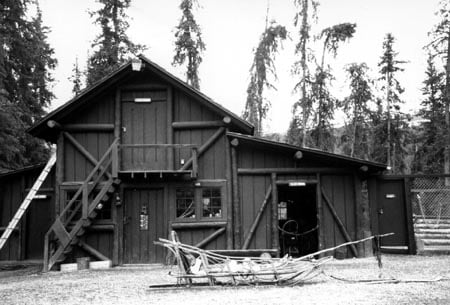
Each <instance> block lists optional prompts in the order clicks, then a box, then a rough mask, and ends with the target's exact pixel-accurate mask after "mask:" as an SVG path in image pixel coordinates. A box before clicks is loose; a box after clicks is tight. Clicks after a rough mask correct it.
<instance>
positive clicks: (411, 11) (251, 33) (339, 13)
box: [40, 0, 438, 132]
mask: <svg viewBox="0 0 450 305" xmlns="http://www.w3.org/2000/svg"><path fill="white" fill-rule="evenodd" d="M199 2H200V4H201V7H200V8H199V9H198V10H197V12H196V14H195V16H196V18H197V22H198V23H199V24H200V26H201V27H202V30H203V40H204V42H205V43H206V51H205V53H204V55H203V57H204V59H203V63H202V65H201V67H200V78H201V91H203V92H204V93H206V94H207V95H208V96H210V97H211V98H213V99H214V100H215V101H217V102H219V103H221V104H222V105H223V106H224V107H226V108H228V109H230V110H231V111H233V112H235V113H236V114H239V115H240V114H241V113H242V111H243V108H244V106H245V99H246V89H247V85H248V81H249V77H248V75H249V68H250V65H251V62H252V50H253V48H254V47H255V46H256V45H257V43H258V40H259V37H260V35H261V33H262V31H263V30H264V26H265V15H266V10H267V1H266V0H227V1H223V0H199ZM293 2H294V1H293V0H272V1H270V13H269V16H270V17H269V18H270V19H275V20H276V21H277V22H278V23H280V24H282V25H285V26H286V27H287V28H288V31H289V32H290V36H291V38H292V40H290V41H287V42H285V43H284V49H283V50H281V51H280V53H279V54H278V55H277V60H276V67H277V72H278V81H276V82H275V83H274V85H275V86H276V87H277V89H278V90H277V91H276V92H269V94H268V96H269V98H270V100H271V102H272V109H271V111H270V113H269V115H268V116H269V119H268V120H267V122H266V126H265V131H266V132H285V131H286V129H287V127H288V124H289V121H290V118H291V107H292V104H293V103H294V101H295V99H296V97H295V95H292V88H293V86H294V83H295V79H294V78H293V77H292V75H291V73H290V70H291V65H292V63H293V62H294V60H295V57H294V54H293V53H294V50H293V46H294V44H295V42H296V41H297V39H298V35H297V31H296V29H295V28H294V27H293V18H294V12H295V7H294V4H293ZM319 2H320V6H319V9H318V18H319V20H318V23H317V24H316V25H314V26H313V32H314V33H317V32H319V31H320V30H321V29H323V28H325V27H328V26H332V25H334V24H337V23H342V22H354V23H356V24H357V29H356V33H355V36H354V38H353V39H352V40H351V41H350V42H348V43H345V44H344V45H342V47H341V49H340V50H339V54H338V56H337V58H336V59H332V58H329V60H328V63H329V64H330V65H331V66H332V68H333V71H334V73H335V75H336V80H335V81H334V83H333V86H334V88H333V90H334V92H335V94H336V95H337V96H339V97H342V96H345V94H346V93H347V90H348V89H347V87H348V86H347V84H346V82H345V74H344V73H343V67H344V66H345V65H346V64H348V63H352V62H358V63H359V62H366V63H367V64H368V66H369V67H370V68H371V70H372V71H371V73H372V76H374V77H377V71H378V69H377V63H378V61H379V58H380V56H381V53H382V41H383V38H384V36H385V35H386V33H388V32H390V33H392V34H393V35H394V37H395V38H396V39H397V41H396V43H395V45H394V48H395V50H396V51H397V52H398V53H399V57H398V58H399V59H401V60H406V61H408V63H407V64H405V65H404V68H405V71H404V72H403V73H402V75H401V76H400V77H399V78H400V81H401V83H402V85H403V86H404V87H405V88H406V92H405V93H404V95H403V97H404V99H405V100H406V102H407V104H406V107H405V111H407V112H412V111H413V110H414V109H417V107H418V105H419V103H420V99H421V93H420V88H421V87H422V81H423V78H424V70H425V65H426V52H425V51H424V50H423V46H424V45H426V44H427V43H428V41H429V39H428V36H427V33H428V32H429V31H430V30H431V29H432V27H433V25H434V24H435V23H436V20H437V19H436V16H435V15H434V13H435V11H436V9H437V4H438V0H339V1H337V0H321V1H319ZM179 3H180V0H132V1H131V8H130V9H129V10H128V12H127V13H128V15H129V16H130V17H131V19H130V20H129V23H130V28H129V31H128V34H129V36H130V37H131V38H132V40H133V41H134V42H136V43H141V44H145V45H146V46H147V47H148V50H147V51H146V52H145V53H144V54H145V55H146V56H147V57H149V58H150V59H151V60H153V61H154V62H156V63H157V64H159V65H161V66H162V67H164V68H166V69H167V70H168V71H169V72H172V73H174V74H175V75H177V76H179V77H181V78H183V79H184V76H183V70H181V69H175V68H173V67H172V66H171V61H172V58H173V54H174V52H173V49H174V45H173V42H174V27H175V26H176V25H177V23H178V20H179V18H180V14H181V12H180V10H179V8H178V5H179ZM40 4H41V9H42V11H43V18H44V23H45V25H47V26H49V27H50V28H51V31H52V32H51V33H50V35H49V42H50V44H51V45H52V47H53V48H54V49H55V56H56V58H57V59H58V62H59V64H58V67H57V68H56V71H55V73H54V77H55V79H56V83H55V86H54V93H55V95H56V99H55V100H54V102H53V105H52V109H54V108H56V107H58V106H60V105H61V104H63V103H65V102H66V101H68V100H69V99H70V98H71V96H72V93H71V89H72V84H71V83H70V81H69V80H68V78H69V77H70V75H71V74H72V72H71V70H72V67H73V64H74V62H75V58H76V57H78V59H79V62H80V65H81V66H82V67H85V62H86V58H87V53H88V50H89V48H90V44H91V42H92V40H93V39H94V37H95V36H96V35H97V34H98V33H99V28H98V26H97V27H96V26H94V25H93V24H92V20H91V18H89V14H88V12H87V11H88V9H94V8H95V7H97V6H98V4H96V3H95V2H94V1H93V0H64V1H61V0H40ZM340 122H341V119H339V118H338V120H337V122H336V124H339V123H340Z"/></svg>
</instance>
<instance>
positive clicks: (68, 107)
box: [27, 55, 254, 141]
mask: <svg viewBox="0 0 450 305" xmlns="http://www.w3.org/2000/svg"><path fill="white" fill-rule="evenodd" d="M138 57H139V59H141V60H142V61H143V63H144V69H147V70H149V71H150V72H152V73H154V74H155V75H157V76H158V77H160V78H161V79H163V80H164V81H166V82H168V83H169V84H171V85H172V86H173V87H175V88H177V89H179V90H181V91H183V92H184V93H186V94H188V95H190V96H191V97H193V98H196V99H197V100H198V101H200V102H201V103H202V104H203V105H205V106H206V107H208V108H210V109H211V110H212V111H214V112H216V113H218V114H220V115H221V116H228V117H230V118H231V124H232V125H235V126H236V127H237V128H238V129H239V130H240V131H241V132H244V133H248V134H253V130H254V127H253V126H252V125H251V124H249V123H248V122H246V121H244V120H243V119H241V118H240V117H239V116H237V115H236V114H234V113H233V112H231V111H229V110H228V109H226V108H224V107H223V106H221V105H220V104H219V103H217V102H215V101H214V100H212V99H211V98H210V97H208V96H206V95H205V94H203V93H202V92H200V91H199V90H197V89H195V88H193V87H191V86H189V85H188V84H187V83H185V82H184V81H182V80H181V79H179V78H177V77H176V76H174V75H172V74H171V73H169V72H168V71H167V70H165V69H164V68H162V67H161V66H159V65H157V64H156V63H154V62H152V61H151V60H150V59H148V58H146V57H145V56H143V55H139V56H138ZM132 73H133V71H132V68H131V61H128V62H127V63H125V64H124V65H122V66H121V67H120V68H118V69H117V70H115V71H114V72H112V73H110V74H109V75H107V76H106V77H104V78H103V79H101V80H99V81H97V82H96V83H95V84H93V85H92V86H90V87H88V88H86V89H84V90H83V91H81V93H80V94H78V95H77V96H76V97H74V98H73V99H71V100H69V101H68V102H66V103H65V104H63V105H62V106H60V107H58V108H57V109H55V110H53V111H52V112H50V113H49V114H47V115H46V116H45V117H44V118H42V119H41V120H40V121H39V122H37V123H36V124H35V125H34V126H32V127H31V128H29V129H28V130H27V131H28V132H29V133H30V134H31V135H33V136H37V137H40V138H43V139H46V140H50V141H55V138H54V134H53V133H54V131H52V130H50V128H48V126H47V122H48V121H49V120H55V121H58V120H59V119H61V118H63V117H65V116H67V115H68V114H69V113H71V112H72V111H73V110H75V109H78V108H79V107H80V106H82V105H84V104H85V103H86V102H88V101H89V100H91V99H92V98H93V97H95V96H97V95H99V94H101V93H102V92H104V91H105V90H107V89H108V88H110V87H112V86H113V85H117V84H119V83H120V82H123V81H124V80H125V79H127V77H129V76H130V75H132Z"/></svg>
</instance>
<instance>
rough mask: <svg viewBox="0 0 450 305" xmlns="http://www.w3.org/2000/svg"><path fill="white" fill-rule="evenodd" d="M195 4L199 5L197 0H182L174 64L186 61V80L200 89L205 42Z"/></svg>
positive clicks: (176, 34) (182, 63) (179, 64)
mask: <svg viewBox="0 0 450 305" xmlns="http://www.w3.org/2000/svg"><path fill="white" fill-rule="evenodd" d="M194 5H198V2H197V0H181V4H180V10H181V12H182V16H181V18H180V22H179V23H178V25H177V27H176V32H175V38H176V40H175V55H174V57H173V62H172V65H173V66H182V65H184V64H185V63H186V82H187V83H188V84H189V85H191V86H192V87H194V88H196V89H200V77H199V71H198V69H199V67H200V64H201V63H202V53H203V51H205V43H204V42H203V40H202V31H201V28H200V26H199V25H198V24H197V21H196V20H195V18H194V13H193V10H194Z"/></svg>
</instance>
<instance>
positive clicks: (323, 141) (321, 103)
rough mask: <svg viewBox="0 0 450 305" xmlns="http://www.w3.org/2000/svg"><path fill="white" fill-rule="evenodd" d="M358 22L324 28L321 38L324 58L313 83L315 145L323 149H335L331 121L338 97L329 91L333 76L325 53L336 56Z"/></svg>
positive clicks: (313, 134) (353, 31)
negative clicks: (315, 106)
mask: <svg viewBox="0 0 450 305" xmlns="http://www.w3.org/2000/svg"><path fill="white" fill-rule="evenodd" d="M355 28H356V24H354V23H342V24H337V25H334V26H332V27H329V28H326V29H324V30H323V31H322V32H321V34H320V38H321V39H323V46H322V48H323V49H322V58H321V62H320V65H319V66H318V67H317V69H316V74H315V81H314V83H313V88H312V89H313V90H312V95H313V100H316V104H317V109H316V116H315V122H314V123H315V124H314V125H315V128H314V130H313V132H312V137H313V139H314V142H315V146H316V147H317V148H319V149H322V150H329V151H333V144H334V139H333V138H334V137H333V130H332V126H331V122H332V120H333V118H334V111H335V106H336V105H335V103H336V99H335V98H334V97H333V96H332V95H331V93H330V91H329V88H328V86H329V83H330V81H331V80H332V78H333V76H332V74H331V69H330V67H329V66H327V65H325V55H326V54H328V53H330V54H331V55H332V56H333V57H336V55H337V50H338V48H339V44H340V43H341V42H344V41H346V40H349V39H350V38H352V37H353V34H354V33H355Z"/></svg>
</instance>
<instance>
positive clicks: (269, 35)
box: [243, 20, 287, 136]
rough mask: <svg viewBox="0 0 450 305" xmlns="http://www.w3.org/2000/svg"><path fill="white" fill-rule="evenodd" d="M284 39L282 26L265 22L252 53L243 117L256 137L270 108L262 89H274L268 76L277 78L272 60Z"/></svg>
mask: <svg viewBox="0 0 450 305" xmlns="http://www.w3.org/2000/svg"><path fill="white" fill-rule="evenodd" d="M286 37H287V31H286V28H285V27H284V26H281V25H277V24H276V23H275V22H274V21H272V23H271V24H270V26H268V25H267V20H266V29H265V31H264V33H263V34H262V35H261V39H260V41H259V44H258V47H257V48H256V50H255V51H254V58H253V63H252V66H251V68H250V83H249V85H248V88H247V102H246V104H245V111H244V115H243V117H244V119H245V120H247V121H248V122H250V123H251V124H253V126H255V135H256V136H261V135H262V131H263V128H262V121H263V119H264V118H265V117H266V114H267V111H268V109H269V107H270V102H269V101H268V100H267V99H265V98H264V96H263V92H264V88H267V89H270V88H272V89H275V87H274V86H273V85H272V84H271V83H270V82H269V79H268V76H269V74H272V76H273V77H274V78H275V79H276V77H277V76H276V70H275V65H274V58H275V54H276V53H277V51H278V47H279V43H280V42H281V41H282V40H284V39H286Z"/></svg>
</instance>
